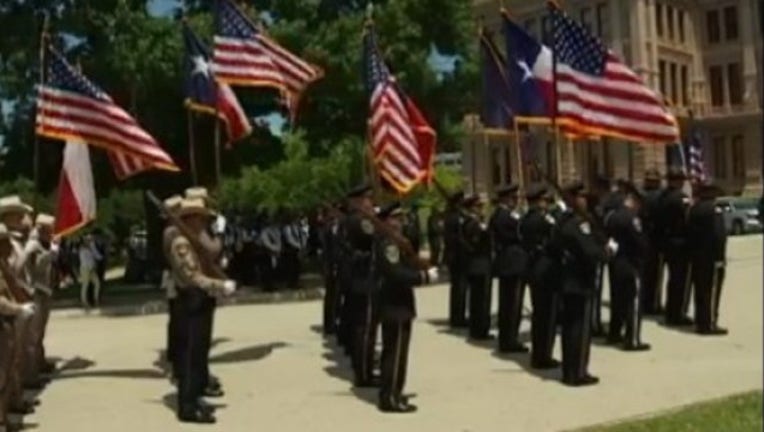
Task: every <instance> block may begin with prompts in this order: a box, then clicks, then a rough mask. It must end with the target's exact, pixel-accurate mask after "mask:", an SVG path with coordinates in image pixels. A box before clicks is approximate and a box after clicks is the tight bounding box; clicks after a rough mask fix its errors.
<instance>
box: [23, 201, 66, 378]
mask: <svg viewBox="0 0 764 432" xmlns="http://www.w3.org/2000/svg"><path fill="white" fill-rule="evenodd" d="M54 222H55V219H54V218H53V216H50V215H47V214H38V215H37V218H36V219H35V228H34V230H33V231H32V233H31V234H30V236H29V239H28V240H27V243H26V245H25V246H24V256H25V260H26V263H25V267H26V274H27V275H28V276H29V281H30V287H31V288H32V290H33V293H32V295H33V298H34V304H35V306H36V308H37V313H35V315H34V317H32V321H31V325H30V327H29V338H28V340H27V341H26V344H27V345H26V352H27V359H28V363H27V365H26V369H25V382H26V383H27V387H29V388H34V389H39V388H41V387H42V385H43V384H45V381H44V380H41V379H40V374H41V373H50V372H52V370H53V369H54V367H55V366H54V364H52V363H49V362H47V360H46V358H45V348H44V346H43V339H44V338H45V328H46V326H47V323H48V318H49V316H50V301H51V295H52V294H53V287H54V286H55V284H56V283H57V282H56V278H57V275H56V272H55V271H54V268H53V263H54V262H55V261H56V258H57V255H58V248H57V245H55V244H54V243H53V224H54Z"/></svg>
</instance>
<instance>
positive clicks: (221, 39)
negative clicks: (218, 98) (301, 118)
mask: <svg viewBox="0 0 764 432" xmlns="http://www.w3.org/2000/svg"><path fill="white" fill-rule="evenodd" d="M215 8H216V10H215V26H216V30H215V39H214V40H215V50H214V51H215V52H214V55H213V63H214V72H215V78H216V79H217V80H218V81H221V82H224V83H228V84H231V85H242V86H253V87H271V88H276V89H278V90H280V91H281V92H282V94H283V95H284V97H285V99H286V104H287V107H288V108H289V110H290V112H291V113H292V116H293V117H294V113H295V110H296V107H297V101H298V100H299V98H300V95H301V94H302V92H303V91H304V90H305V88H306V87H307V86H308V85H309V84H310V83H312V82H313V81H315V80H317V79H319V78H321V77H322V76H323V71H322V70H321V69H320V68H319V67H317V66H314V65H312V64H310V63H308V62H306V61H305V60H303V59H301V58H299V57H297V56H296V55H294V54H292V53H291V52H289V51H287V50H286V49H284V48H283V47H281V46H280V45H279V44H277V43H276V42H275V41H273V40H271V39H270V38H269V37H268V36H266V35H265V34H264V33H263V31H262V30H261V29H258V28H257V27H256V26H255V25H254V24H253V23H252V22H251V21H250V20H249V19H248V18H247V17H246V15H244V13H243V12H242V11H241V10H239V8H238V6H236V5H235V4H233V2H231V0H217V1H216V2H215Z"/></svg>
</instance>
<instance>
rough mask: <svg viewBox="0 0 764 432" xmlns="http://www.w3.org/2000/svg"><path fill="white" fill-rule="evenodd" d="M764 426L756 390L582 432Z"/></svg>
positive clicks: (717, 431) (730, 430) (716, 431)
mask: <svg viewBox="0 0 764 432" xmlns="http://www.w3.org/2000/svg"><path fill="white" fill-rule="evenodd" d="M761 427H762V392H761V391H755V392H751V393H744V394H741V395H737V396H732V397H728V398H724V399H718V400H714V401H711V402H702V403H699V404H695V405H689V406H687V407H684V408H681V409H678V410H676V411H673V412H669V413H665V414H661V415H659V416H657V417H654V418H649V419H644V420H635V421H628V422H625V423H620V424H614V425H608V426H597V427H593V428H587V429H582V430H580V431H579V432H760V431H761V430H762V429H761Z"/></svg>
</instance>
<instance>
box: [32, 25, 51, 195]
mask: <svg viewBox="0 0 764 432" xmlns="http://www.w3.org/2000/svg"><path fill="white" fill-rule="evenodd" d="M48 19H49V17H48V14H47V13H46V12H43V19H42V31H41V32H40V47H39V49H40V50H39V57H38V59H39V62H40V63H39V65H40V75H39V86H40V87H42V86H43V85H45V79H46V73H45V69H46V67H47V65H46V64H45V43H46V40H47V39H48V24H49V21H48ZM38 91H39V88H38ZM32 128H33V132H34V135H33V136H34V138H33V140H34V141H33V143H32V146H33V147H32V152H33V156H32V164H33V166H32V176H33V178H34V190H35V193H34V196H33V203H32V204H33V206H34V207H35V208H37V205H38V201H39V198H40V194H41V189H42V188H41V185H40V182H41V181H40V136H39V135H37V119H36V118H33V119H32Z"/></svg>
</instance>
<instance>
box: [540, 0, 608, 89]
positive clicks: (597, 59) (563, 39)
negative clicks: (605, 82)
mask: <svg viewBox="0 0 764 432" xmlns="http://www.w3.org/2000/svg"><path fill="white" fill-rule="evenodd" d="M551 13H552V22H553V26H554V52H555V55H556V56H557V61H558V62H560V63H565V64H567V65H570V66H571V67H573V69H575V70H577V71H579V72H583V73H586V74H589V75H595V76H602V75H603V74H604V73H605V64H606V63H607V56H608V51H607V47H605V45H604V44H603V43H602V42H600V40H599V39H597V38H596V37H594V36H593V35H592V34H590V33H589V32H588V31H587V30H586V29H585V28H584V26H583V25H581V24H580V23H578V22H576V21H574V20H572V19H570V18H569V17H568V16H567V15H566V14H565V13H564V12H562V11H561V10H559V9H554V10H553V11H552V12H551Z"/></svg>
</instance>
